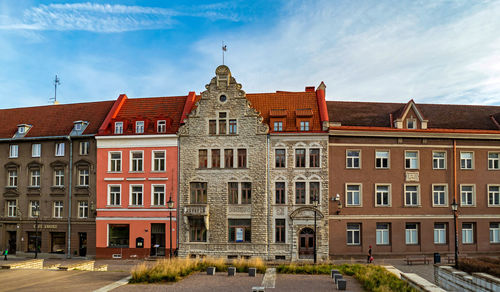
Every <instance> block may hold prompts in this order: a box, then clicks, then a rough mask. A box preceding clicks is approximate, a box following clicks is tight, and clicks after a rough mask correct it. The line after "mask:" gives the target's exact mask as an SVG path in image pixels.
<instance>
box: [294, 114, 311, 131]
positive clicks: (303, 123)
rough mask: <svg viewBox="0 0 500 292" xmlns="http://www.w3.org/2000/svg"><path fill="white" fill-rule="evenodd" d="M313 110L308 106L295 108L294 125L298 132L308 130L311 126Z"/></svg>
mask: <svg viewBox="0 0 500 292" xmlns="http://www.w3.org/2000/svg"><path fill="white" fill-rule="evenodd" d="M312 116H313V111H312V109H310V108H302V109H296V110H295V125H296V127H297V129H298V130H299V131H300V132H307V131H310V130H311V128H312Z"/></svg>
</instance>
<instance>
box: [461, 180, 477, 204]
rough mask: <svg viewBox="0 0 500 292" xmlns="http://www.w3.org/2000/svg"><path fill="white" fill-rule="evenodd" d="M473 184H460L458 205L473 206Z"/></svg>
mask: <svg viewBox="0 0 500 292" xmlns="http://www.w3.org/2000/svg"><path fill="white" fill-rule="evenodd" d="M474 192H475V190H474V186H473V185H460V206H474V205H475V199H474Z"/></svg>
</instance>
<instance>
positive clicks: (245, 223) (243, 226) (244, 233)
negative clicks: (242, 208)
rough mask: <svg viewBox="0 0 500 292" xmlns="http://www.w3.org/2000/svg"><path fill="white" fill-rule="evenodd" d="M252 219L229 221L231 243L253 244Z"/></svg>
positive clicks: (229, 239)
mask: <svg viewBox="0 0 500 292" xmlns="http://www.w3.org/2000/svg"><path fill="white" fill-rule="evenodd" d="M250 222H251V220H250V219H229V220H228V226H229V228H228V229H229V230H228V235H229V238H228V241H229V242H251V237H252V228H251V223H250Z"/></svg>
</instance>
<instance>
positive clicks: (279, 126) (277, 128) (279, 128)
mask: <svg viewBox="0 0 500 292" xmlns="http://www.w3.org/2000/svg"><path fill="white" fill-rule="evenodd" d="M273 131H274V132H283V121H274V122H273Z"/></svg>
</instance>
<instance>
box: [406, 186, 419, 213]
mask: <svg viewBox="0 0 500 292" xmlns="http://www.w3.org/2000/svg"><path fill="white" fill-rule="evenodd" d="M407 187H417V204H416V205H415V204H411V203H410V204H407V203H406V196H407V195H408V193H407V192H408V191H407ZM403 191H404V198H403V200H404V205H405V207H420V184H405V185H404V190H403ZM411 201H413V200H411Z"/></svg>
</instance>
